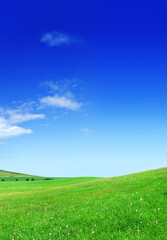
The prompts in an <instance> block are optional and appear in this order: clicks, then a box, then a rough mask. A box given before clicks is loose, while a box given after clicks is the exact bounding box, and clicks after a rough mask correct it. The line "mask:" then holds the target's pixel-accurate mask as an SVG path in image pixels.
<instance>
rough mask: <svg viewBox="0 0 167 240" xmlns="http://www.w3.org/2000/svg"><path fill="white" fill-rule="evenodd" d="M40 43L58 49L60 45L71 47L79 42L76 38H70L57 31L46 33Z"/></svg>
mask: <svg viewBox="0 0 167 240" xmlns="http://www.w3.org/2000/svg"><path fill="white" fill-rule="evenodd" d="M40 41H41V42H43V43H46V44H47V45H48V46H50V47H57V46H59V45H69V44H72V43H75V42H78V40H77V39H76V38H74V37H72V36H70V35H69V34H66V33H62V32H57V31H53V32H49V33H45V34H44V35H43V36H42V38H41V40H40Z"/></svg>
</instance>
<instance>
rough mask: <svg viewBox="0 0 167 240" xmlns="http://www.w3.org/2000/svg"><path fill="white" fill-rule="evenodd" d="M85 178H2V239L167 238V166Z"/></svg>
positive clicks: (119, 239) (0, 208) (0, 184)
mask: <svg viewBox="0 0 167 240" xmlns="http://www.w3.org/2000/svg"><path fill="white" fill-rule="evenodd" d="M83 180H84V179H83ZM83 180H82V178H80V179H77V178H76V179H75V178H70V179H66V180H65V181H64V180H63V181H64V182H61V179H55V180H53V181H38V182H17V183H16V182H9V183H8V182H6V183H5V182H4V183H2V182H0V206H1V207H0V239H25V240H28V239H48V240H50V239H51V240H52V239H62V240H64V239H94V240H95V239H101V240H103V239H107V240H110V239H113V240H115V239H117V240H126V239H127V240H132V239H133V240H134V239H140V240H147V239H148V240H150V239H154V240H155V239H156V240H162V239H167V233H166V225H167V168H163V169H157V170H152V171H146V172H142V173H137V174H131V175H126V176H122V177H115V178H105V179H96V180H93V179H92V180H93V181H92V180H91V179H87V180H88V182H84V181H83ZM69 181H71V182H69ZM19 186H20V188H19ZM3 187H4V188H3ZM3 189H4V190H3ZM2 190H3V191H2Z"/></svg>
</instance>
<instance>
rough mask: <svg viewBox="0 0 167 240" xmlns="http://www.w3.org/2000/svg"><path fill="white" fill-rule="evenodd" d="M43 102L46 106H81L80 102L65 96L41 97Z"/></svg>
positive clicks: (76, 107) (69, 107) (71, 108)
mask: <svg viewBox="0 0 167 240" xmlns="http://www.w3.org/2000/svg"><path fill="white" fill-rule="evenodd" d="M41 103H42V104H44V105H46V106H52V107H57V108H66V109H69V110H73V111H74V110H78V109H79V108H80V107H81V104H80V103H77V102H75V101H73V100H71V99H68V98H66V97H64V96H58V95H55V96H47V97H44V98H42V99H41Z"/></svg>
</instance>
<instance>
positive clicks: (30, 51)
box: [0, 0, 167, 177]
mask: <svg viewBox="0 0 167 240" xmlns="http://www.w3.org/2000/svg"><path fill="white" fill-rule="evenodd" d="M0 5H1V6H0V29H1V37H0V169H6V170H11V171H17V172H24V173H30V174H37V175H45V176H70V177H71V176H104V177H107V176H118V175H123V174H127V173H132V172H138V171H143V170H148V169H154V168H160V167H165V166H166V165H167V147H166V146H167V51H166V50H167V48H166V47H167V15H166V11H167V3H166V1H158V2H157V1H148V0H145V1H143V0H140V1H138V0H108V1H107V0H96V1H95V0H89V1H88V0H80V1H78V0H61V1H53V0H47V1H46V0H42V1H41V0H40V1H37V0H25V1H21V0H20V1H19V0H16V1H10V2H9V1H3V2H1V3H0Z"/></svg>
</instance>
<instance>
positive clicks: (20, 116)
mask: <svg viewBox="0 0 167 240" xmlns="http://www.w3.org/2000/svg"><path fill="white" fill-rule="evenodd" d="M8 114H9V115H10V118H9V122H10V123H21V122H26V121H30V120H36V119H44V118H45V115H44V114H32V113H16V112H15V111H8Z"/></svg>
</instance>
